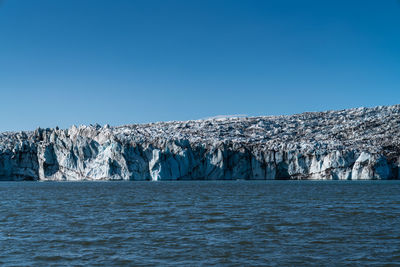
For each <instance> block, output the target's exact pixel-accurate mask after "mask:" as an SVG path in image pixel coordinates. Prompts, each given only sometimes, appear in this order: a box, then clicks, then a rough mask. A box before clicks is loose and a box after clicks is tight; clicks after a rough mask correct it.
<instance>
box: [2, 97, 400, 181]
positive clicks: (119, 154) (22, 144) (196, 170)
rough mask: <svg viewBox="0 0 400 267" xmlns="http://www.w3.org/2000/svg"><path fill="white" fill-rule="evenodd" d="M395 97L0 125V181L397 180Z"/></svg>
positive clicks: (398, 113)
mask: <svg viewBox="0 0 400 267" xmlns="http://www.w3.org/2000/svg"><path fill="white" fill-rule="evenodd" d="M399 137H400V105H395V106H389V107H375V108H358V109H349V110H341V111H327V112H308V113H302V114H297V115H291V116H268V117H267V116H264V117H251V118H217V119H207V120H197V121H185V122H160V123H151V124H140V125H126V126H120V127H110V126H108V125H106V126H103V127H101V126H99V125H91V126H79V127H75V126H72V127H71V128H69V129H65V130H64V129H58V128H56V129H40V128H39V129H37V130H35V131H32V132H6V133H2V134H0V180H191V179H208V180H210V179H221V180H223V179H224V180H226V179H261V180H262V179H333V180H342V179H346V180H348V179H352V180H359V179H398V178H399V174H400V169H399V166H400V144H399V140H400V139H399Z"/></svg>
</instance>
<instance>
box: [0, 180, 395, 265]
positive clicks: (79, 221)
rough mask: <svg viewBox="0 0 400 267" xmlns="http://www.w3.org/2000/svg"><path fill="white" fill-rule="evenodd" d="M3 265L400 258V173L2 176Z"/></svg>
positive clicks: (319, 261)
mask: <svg viewBox="0 0 400 267" xmlns="http://www.w3.org/2000/svg"><path fill="white" fill-rule="evenodd" d="M0 194H1V207H0V263H1V265H6V266H7V265H17V266H21V265H39V266H46V265H51V264H55V265H107V266H111V265H113V266H115V265H124V266H125V265H141V264H143V265H162V266H165V265H173V266H175V265H185V266H187V265H189V266H192V265H195V266H197V265H238V266H239V265H304V264H308V265H310V264H313V265H351V266H353V265H366V264H372V265H385V264H387V265H399V264H400V216H399V215H400V182H398V181H366V182H354V181H353V182H352V181H339V182H335V181H315V182H311V181H268V182H266V181H264V182H261V181H258V182H256V181H254V182H252V181H227V182H223V181H221V182H183V181H181V182H71V183H68V182H2V183H0Z"/></svg>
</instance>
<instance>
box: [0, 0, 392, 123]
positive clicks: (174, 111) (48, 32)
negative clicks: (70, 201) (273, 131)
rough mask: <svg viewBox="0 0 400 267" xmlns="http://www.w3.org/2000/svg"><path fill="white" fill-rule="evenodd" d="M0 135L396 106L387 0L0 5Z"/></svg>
mask: <svg viewBox="0 0 400 267" xmlns="http://www.w3.org/2000/svg"><path fill="white" fill-rule="evenodd" d="M0 90H1V94H0V113H1V116H0V131H6V130H30V129H35V128H36V127H37V126H42V127H55V126H57V125H58V126H59V127H63V128H65V127H69V126H70V125H72V124H77V125H79V124H89V123H100V124H105V123H109V124H111V125H120V124H129V123H143V122H152V121H165V120H187V119H199V118H204V117H210V116H215V115H222V114H247V115H249V116H255V115H276V114H292V113H299V112H304V111H318V110H327V109H342V108H351V107H359V106H375V105H391V104H396V103H400V2H399V1H398V0H384V1H379V0H352V1H349V0H327V1H321V0H302V1H299V0H264V1H252V0H243V1H235V0H227V1H222V0H211V1H207V0H198V1H196V0H190V1H187V0H182V1H177V0H160V1H153V0H142V1H134V0H126V1H119V0H108V1H101V0H57V1H54V0H35V1H32V0H4V1H2V2H1V5H0Z"/></svg>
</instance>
